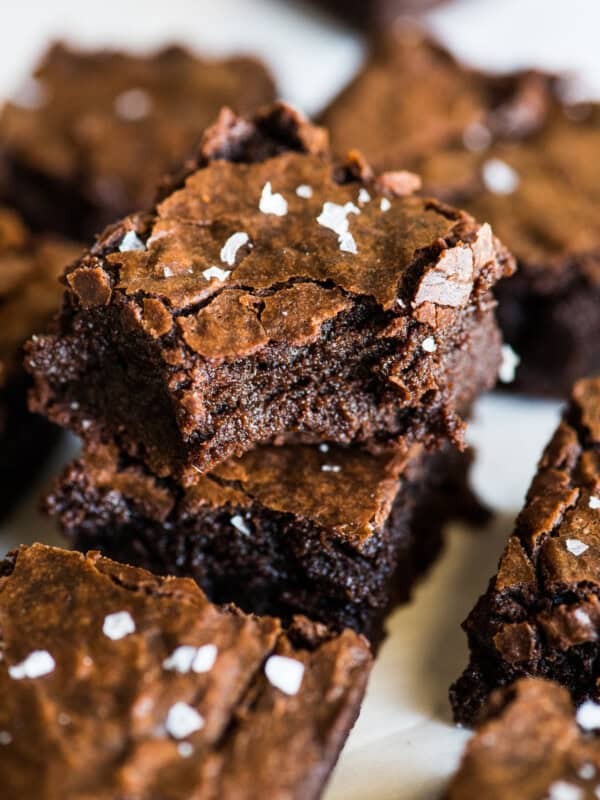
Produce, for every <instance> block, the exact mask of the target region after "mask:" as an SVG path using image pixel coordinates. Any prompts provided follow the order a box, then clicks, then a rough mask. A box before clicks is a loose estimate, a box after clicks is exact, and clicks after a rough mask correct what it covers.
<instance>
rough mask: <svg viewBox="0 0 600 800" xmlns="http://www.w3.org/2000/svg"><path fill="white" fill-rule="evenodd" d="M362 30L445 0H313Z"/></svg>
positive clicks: (378, 25)
mask: <svg viewBox="0 0 600 800" xmlns="http://www.w3.org/2000/svg"><path fill="white" fill-rule="evenodd" d="M313 2H314V3H316V4H317V5H319V6H321V7H322V8H325V9H326V10H327V11H331V12H332V13H334V14H337V16H339V17H340V18H341V19H343V20H344V21H345V22H349V23H351V24H352V25H354V26H356V27H358V28H360V29H361V30H362V31H369V30H374V31H376V30H378V29H382V28H385V27H387V26H389V25H391V24H392V23H393V22H394V21H395V20H397V19H398V18H400V17H402V16H403V15H405V14H417V13H420V12H422V11H427V9H429V8H431V7H432V6H436V5H438V4H439V3H442V2H444V0H313Z"/></svg>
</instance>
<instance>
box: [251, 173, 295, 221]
mask: <svg viewBox="0 0 600 800" xmlns="http://www.w3.org/2000/svg"><path fill="white" fill-rule="evenodd" d="M258 209H259V211H262V213H263V214H274V215H275V216H276V217H285V215H286V214H287V212H288V204H287V200H286V199H285V197H284V196H283V195H282V194H278V193H275V194H273V189H272V187H271V181H267V182H266V183H265V185H264V186H263V190H262V194H261V196H260V201H259V203H258Z"/></svg>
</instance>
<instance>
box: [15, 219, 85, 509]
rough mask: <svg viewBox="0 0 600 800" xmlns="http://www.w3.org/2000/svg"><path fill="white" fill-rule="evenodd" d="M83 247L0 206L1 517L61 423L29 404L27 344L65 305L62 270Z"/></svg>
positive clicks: (27, 483) (31, 474)
mask: <svg viewBox="0 0 600 800" xmlns="http://www.w3.org/2000/svg"><path fill="white" fill-rule="evenodd" d="M80 252H81V251H80V248H79V247H77V245H75V244H74V243H72V242H68V241H66V240H61V239H59V238H57V237H51V236H40V237H33V236H32V235H31V234H30V232H29V231H27V229H26V228H25V226H24V225H23V222H22V220H21V219H20V218H19V216H18V215H17V214H16V213H15V212H14V211H13V210H11V209H9V208H6V207H1V206H0V517H1V516H3V515H5V514H6V513H7V512H8V511H10V509H11V508H12V507H13V505H14V503H15V501H16V500H17V499H18V498H19V497H20V495H21V493H22V492H23V491H25V490H27V489H28V488H29V487H30V485H31V481H32V480H33V478H34V477H35V475H36V473H37V471H38V470H39V469H40V467H42V466H43V464H44V458H45V456H46V454H47V453H48V452H49V450H50V448H51V445H52V443H53V442H54V440H55V439H56V437H57V431H58V429H57V428H55V427H54V426H52V425H50V424H49V423H48V422H47V421H46V420H45V419H43V418H42V417H39V416H37V415H33V414H30V413H29V412H28V410H27V397H26V395H27V387H28V385H29V381H28V379H27V376H26V374H25V371H24V370H23V367H22V360H23V353H22V346H23V343H24V341H25V340H26V339H27V338H28V337H29V336H31V335H32V334H33V333H35V332H36V331H38V330H40V329H42V328H43V326H44V325H45V324H46V322H47V321H48V319H49V317H50V316H51V314H52V312H53V311H56V309H57V308H58V306H59V305H60V298H61V296H62V294H63V287H62V286H61V284H60V283H59V282H58V275H59V273H60V272H61V271H62V269H63V268H64V267H65V266H66V264H67V263H68V262H69V261H72V260H73V259H74V258H75V257H76V256H77V255H79V254H80Z"/></svg>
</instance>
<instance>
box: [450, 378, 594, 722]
mask: <svg viewBox="0 0 600 800" xmlns="http://www.w3.org/2000/svg"><path fill="white" fill-rule="evenodd" d="M599 592H600V378H596V379H590V380H582V381H580V382H579V383H577V384H576V385H575V387H574V389H573V393H572V397H571V402H570V404H569V406H568V407H567V409H566V411H565V414H564V418H563V420H562V422H561V423H560V425H559V427H558V429H557V430H556V433H555V434H554V437H553V438H552V440H551V442H550V443H549V445H548V447H547V448H546V451H545V453H544V455H543V457H542V459H541V461H540V464H539V468H538V472H537V474H536V475H535V477H534V479H533V482H532V484H531V487H530V489H529V492H528V495H527V501H526V504H525V507H524V508H523V510H522V511H521V514H520V515H519V517H518V519H517V523H516V527H515V531H514V533H513V535H512V536H511V537H510V539H509V541H508V544H507V546H506V549H505V551H504V553H503V555H502V558H501V560H500V564H499V567H498V572H497V574H496V575H495V576H494V577H493V578H492V580H491V581H490V584H489V587H488V589H487V592H486V593H485V594H484V595H483V596H482V597H481V598H480V599H479V601H478V602H477V604H476V606H475V608H474V609H473V611H472V612H471V613H470V615H469V616H468V618H467V620H466V621H465V622H464V624H463V627H464V629H465V631H466V632H467V636H468V640H469V647H470V653H471V655H470V660H469V665H468V667H467V669H466V670H465V672H464V673H463V675H462V676H461V678H460V679H459V680H458V681H457V682H456V683H455V684H454V686H453V687H452V689H451V692H450V697H451V701H452V705H453V707H454V714H455V717H456V719H457V721H459V722H465V723H470V722H472V721H473V720H474V719H476V717H477V714H478V713H479V710H480V708H481V706H482V705H483V703H484V702H485V700H486V698H487V696H488V695H489V693H490V692H491V691H492V690H493V689H496V688H498V687H501V686H506V685H507V684H509V683H511V682H512V681H513V680H515V679H516V678H518V677H522V676H535V677H542V678H551V679H552V680H555V681H557V682H558V683H560V684H562V685H563V686H565V687H566V688H567V689H569V691H570V692H571V695H572V697H573V699H574V701H575V702H576V703H581V702H582V701H584V700H588V699H592V700H595V701H596V702H598V701H599V700H600V685H599V683H598V670H597V666H598V657H599V653H598V647H599V645H598V639H599V632H600V600H599V599H598V596H599Z"/></svg>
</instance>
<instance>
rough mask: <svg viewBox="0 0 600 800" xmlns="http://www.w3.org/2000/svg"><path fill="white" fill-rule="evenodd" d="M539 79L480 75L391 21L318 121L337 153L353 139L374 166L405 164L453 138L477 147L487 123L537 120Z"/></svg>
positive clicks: (542, 104)
mask: <svg viewBox="0 0 600 800" xmlns="http://www.w3.org/2000/svg"><path fill="white" fill-rule="evenodd" d="M538 84H541V85H542V86H543V87H546V85H547V84H548V85H552V84H553V78H552V77H551V76H544V75H541V74H539V73H535V72H525V73H518V74H515V75H509V76H502V77H495V76H494V77H492V76H486V75H483V74H482V73H480V72H477V71H476V70H474V69H469V68H467V67H465V66H464V65H463V64H460V63H459V62H458V61H456V60H455V59H454V57H453V56H452V55H451V54H450V53H449V52H448V51H447V50H445V49H444V48H443V47H441V46H440V45H439V44H438V43H437V42H435V41H434V40H433V39H431V38H429V37H428V36H427V35H426V34H424V33H423V32H422V31H420V30H419V29H417V28H415V27H414V26H407V25H396V26H394V27H393V28H391V30H390V31H389V32H388V33H387V34H386V35H384V36H382V37H381V38H380V39H379V40H378V41H377V42H376V45H375V47H374V50H373V53H372V54H371V56H370V58H369V60H368V62H367V64H366V65H365V67H364V69H363V70H362V72H360V73H359V75H358V77H357V78H356V79H355V81H354V82H353V83H352V84H350V86H349V87H348V88H347V89H345V90H344V91H343V92H342V93H341V95H340V96H339V97H338V98H336V99H335V100H334V102H333V103H332V105H331V106H330V107H329V108H328V109H327V110H326V111H325V112H324V114H323V115H322V122H323V124H324V125H326V126H327V127H328V128H329V130H330V133H331V140H332V145H333V147H334V149H335V150H336V151H337V152H338V153H342V154H344V153H346V152H347V151H348V150H351V149H352V148H355V147H358V148H359V149H360V150H361V151H362V152H364V154H365V156H366V158H367V159H368V160H369V161H371V163H373V164H375V165H376V166H377V167H379V168H385V169H400V168H407V166H408V165H409V164H410V163H411V162H412V160H413V159H415V158H417V157H419V156H429V155H431V154H435V153H437V152H439V150H440V149H441V148H443V147H446V146H448V145H453V144H455V143H456V142H460V143H461V144H462V145H463V147H464V148H467V149H468V148H477V147H478V146H479V144H480V143H481V141H482V139H483V140H487V139H486V137H487V136H489V135H490V131H489V128H492V129H493V131H494V133H495V134H498V135H504V136H509V137H513V136H515V135H520V134H522V133H524V132H526V131H529V130H531V129H532V128H535V127H536V126H537V125H538V124H539V121H540V119H542V118H543V116H544V114H545V113H546V110H547V105H548V101H549V96H548V95H547V94H545V93H544V92H540V91H538Z"/></svg>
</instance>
